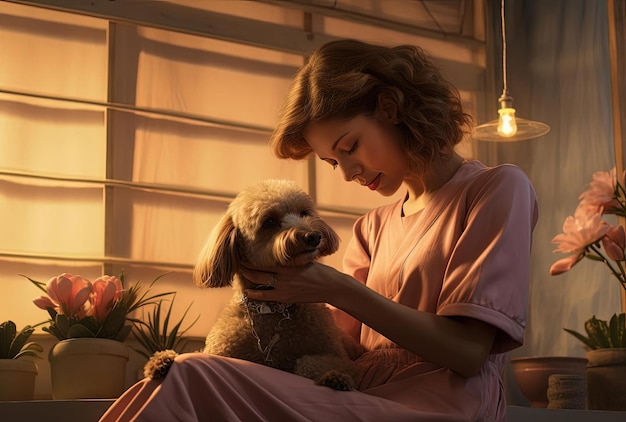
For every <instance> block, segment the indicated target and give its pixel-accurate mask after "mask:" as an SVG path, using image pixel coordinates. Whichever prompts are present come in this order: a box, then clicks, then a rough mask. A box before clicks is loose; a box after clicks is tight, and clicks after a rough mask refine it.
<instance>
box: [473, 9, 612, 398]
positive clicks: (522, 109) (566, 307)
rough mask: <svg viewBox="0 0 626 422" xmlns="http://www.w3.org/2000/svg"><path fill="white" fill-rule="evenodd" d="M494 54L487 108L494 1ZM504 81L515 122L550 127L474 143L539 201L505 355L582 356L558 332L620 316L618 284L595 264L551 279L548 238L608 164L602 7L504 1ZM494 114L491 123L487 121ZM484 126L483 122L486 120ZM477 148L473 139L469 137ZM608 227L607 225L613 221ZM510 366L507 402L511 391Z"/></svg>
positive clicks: (497, 41) (497, 44)
mask: <svg viewBox="0 0 626 422" xmlns="http://www.w3.org/2000/svg"><path fill="white" fill-rule="evenodd" d="M488 7H489V12H490V15H491V17H490V19H489V22H490V23H491V25H492V28H491V29H492V31H493V34H494V36H493V39H492V40H490V41H489V42H488V44H489V46H490V47H488V48H494V54H495V64H496V66H495V67H496V69H495V72H496V74H497V77H496V85H497V86H496V87H493V89H494V92H493V96H494V98H493V102H494V107H497V101H496V100H497V97H498V96H499V95H500V93H501V92H502V75H501V73H502V72H501V70H502V59H501V51H502V50H501V49H502V44H501V32H500V0H491V1H490V2H489V3H488ZM505 7H506V9H505V18H506V41H507V82H508V88H509V92H510V94H511V96H513V98H514V107H515V108H516V110H517V113H516V115H517V116H518V117H522V118H526V119H532V120H538V121H542V122H545V123H547V124H549V125H550V127H551V131H550V133H549V134H548V135H546V136H544V137H542V138H538V139H534V140H528V141H522V142H519V143H511V144H495V145H493V144H489V145H488V144H486V143H482V142H479V145H478V151H479V157H480V158H481V159H483V160H484V161H487V162H488V163H490V164H497V163H505V162H509V163H514V164H516V165H518V166H520V167H521V168H522V169H524V170H525V171H526V173H527V174H528V176H529V178H530V179H531V181H532V182H533V184H534V187H535V189H536V191H537V195H538V198H539V206H540V217H539V222H538V225H537V228H536V230H535V233H534V237H533V252H532V270H531V292H530V319H529V325H528V329H527V332H526V338H525V344H524V346H523V347H521V348H520V349H517V350H515V351H514V352H512V354H511V356H512V357H516V356H534V355H539V356H549V355H558V356H563V355H566V356H584V353H585V350H584V349H583V347H582V344H581V343H580V342H579V341H578V340H576V339H575V338H574V337H572V336H571V335H570V334H568V333H566V332H565V331H563V328H564V327H567V328H572V329H575V330H577V331H583V330H584V328H583V325H584V322H585V321H586V320H587V319H589V318H590V317H591V316H592V315H596V316H597V317H598V318H602V319H608V318H610V316H611V315H612V314H613V313H619V312H621V307H620V306H621V305H620V286H619V285H618V283H617V281H616V280H615V279H614V278H611V277H612V276H611V275H610V273H609V271H608V269H607V268H606V267H605V266H604V264H601V263H599V262H593V261H591V260H583V261H581V262H580V263H578V264H577V265H576V266H575V267H574V268H573V269H572V270H570V271H569V272H568V273H565V274H562V275H559V276H550V274H549V269H550V266H551V265H552V264H553V263H554V262H555V261H556V260H557V259H560V258H564V257H565V256H566V255H563V254H560V253H553V250H554V249H555V245H553V244H552V243H551V240H552V238H553V237H554V236H555V235H557V234H558V233H560V232H561V229H562V225H563V221H564V220H565V218H566V217H567V216H568V215H573V213H574V210H575V208H576V206H577V204H578V196H579V195H580V194H581V193H582V192H583V191H584V190H585V189H586V187H587V185H588V183H589V182H590V181H591V179H592V174H593V173H594V172H596V171H600V170H601V171H608V170H610V169H611V168H612V167H613V166H614V163H615V157H614V149H613V139H612V138H613V133H612V122H611V82H610V57H609V49H608V17H607V4H606V1H600V0H597V1H596V0H593V1H592V0H551V1H545V0H506V4H505ZM493 118H495V117H493ZM489 120H491V119H489ZM476 142H478V141H476ZM609 221H610V222H611V223H614V222H615V220H613V221H611V220H610V219H609ZM511 379H512V378H511V375H510V369H509V372H508V373H507V387H508V388H509V389H510V390H511V391H512V393H511V395H510V397H509V401H510V402H512V404H516V401H520V400H521V401H523V399H520V396H519V395H517V394H516V392H515V385H514V383H513V382H512V381H511Z"/></svg>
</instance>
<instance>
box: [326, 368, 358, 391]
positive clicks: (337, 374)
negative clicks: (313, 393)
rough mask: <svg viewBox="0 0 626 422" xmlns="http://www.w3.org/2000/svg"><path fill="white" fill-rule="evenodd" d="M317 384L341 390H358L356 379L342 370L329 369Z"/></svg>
mask: <svg viewBox="0 0 626 422" xmlns="http://www.w3.org/2000/svg"><path fill="white" fill-rule="evenodd" d="M317 384H319V385H323V386H325V387H330V388H332V389H333V390H339V391H352V390H356V385H355V383H354V379H353V378H352V377H351V376H350V375H349V374H346V373H345V372H341V371H328V372H327V373H325V374H324V375H322V376H321V377H320V379H319V380H317Z"/></svg>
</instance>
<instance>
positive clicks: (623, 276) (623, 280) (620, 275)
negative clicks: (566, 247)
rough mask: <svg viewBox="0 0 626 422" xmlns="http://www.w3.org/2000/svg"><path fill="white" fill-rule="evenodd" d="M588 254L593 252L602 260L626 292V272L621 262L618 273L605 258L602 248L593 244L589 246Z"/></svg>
mask: <svg viewBox="0 0 626 422" xmlns="http://www.w3.org/2000/svg"><path fill="white" fill-rule="evenodd" d="M585 252H586V253H591V252H593V254H594V255H595V256H597V257H598V258H600V259H601V260H602V262H604V263H605V264H606V266H607V267H609V269H610V270H611V272H612V273H613V275H614V276H615V277H616V278H617V280H618V281H619V284H620V286H621V287H622V288H623V289H624V290H625V291H626V273H625V272H624V267H623V266H622V265H621V264H620V263H619V261H618V262H617V264H618V266H619V269H620V271H619V272H618V271H617V270H616V269H615V268H614V267H613V265H611V262H610V261H609V260H608V259H607V258H606V257H605V256H604V254H603V253H602V252H601V251H600V248H598V247H597V246H595V245H594V244H591V245H589V246H587V248H586V251H585Z"/></svg>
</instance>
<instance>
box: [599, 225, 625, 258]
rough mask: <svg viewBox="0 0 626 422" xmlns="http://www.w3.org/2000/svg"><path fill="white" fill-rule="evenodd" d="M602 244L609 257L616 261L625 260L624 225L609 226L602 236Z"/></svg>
mask: <svg viewBox="0 0 626 422" xmlns="http://www.w3.org/2000/svg"><path fill="white" fill-rule="evenodd" d="M602 246H603V247H604V250H605V251H606V254H607V256H608V257H609V258H611V259H612V260H614V261H623V260H624V248H626V232H625V231H624V227H622V226H609V230H607V232H606V234H605V235H604V237H603V238H602Z"/></svg>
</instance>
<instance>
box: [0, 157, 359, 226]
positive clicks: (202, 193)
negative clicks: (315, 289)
mask: <svg viewBox="0 0 626 422" xmlns="http://www.w3.org/2000/svg"><path fill="white" fill-rule="evenodd" d="M0 176H7V177H17V178H25V179H38V180H44V181H50V182H63V183H77V184H88V185H97V186H103V187H105V186H106V187H117V188H125V189H134V190H141V191H145V192H155V193H160V194H165V195H183V196H187V197H191V196H195V197H201V198H204V199H208V200H214V201H219V202H226V203H228V202H230V201H232V200H233V199H234V197H235V194H234V193H228V192H217V191H207V190H201V189H191V188H185V187H182V186H172V185H163V184H157V183H142V182H129V181H126V180H117V179H91V178H81V177H69V176H68V177H64V176H53V175H46V174H36V173H30V172H21V171H16V170H2V169H0ZM319 211H320V214H321V215H325V216H331V217H338V218H354V217H359V216H361V215H363V214H364V213H365V210H361V209H342V208H327V207H319Z"/></svg>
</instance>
